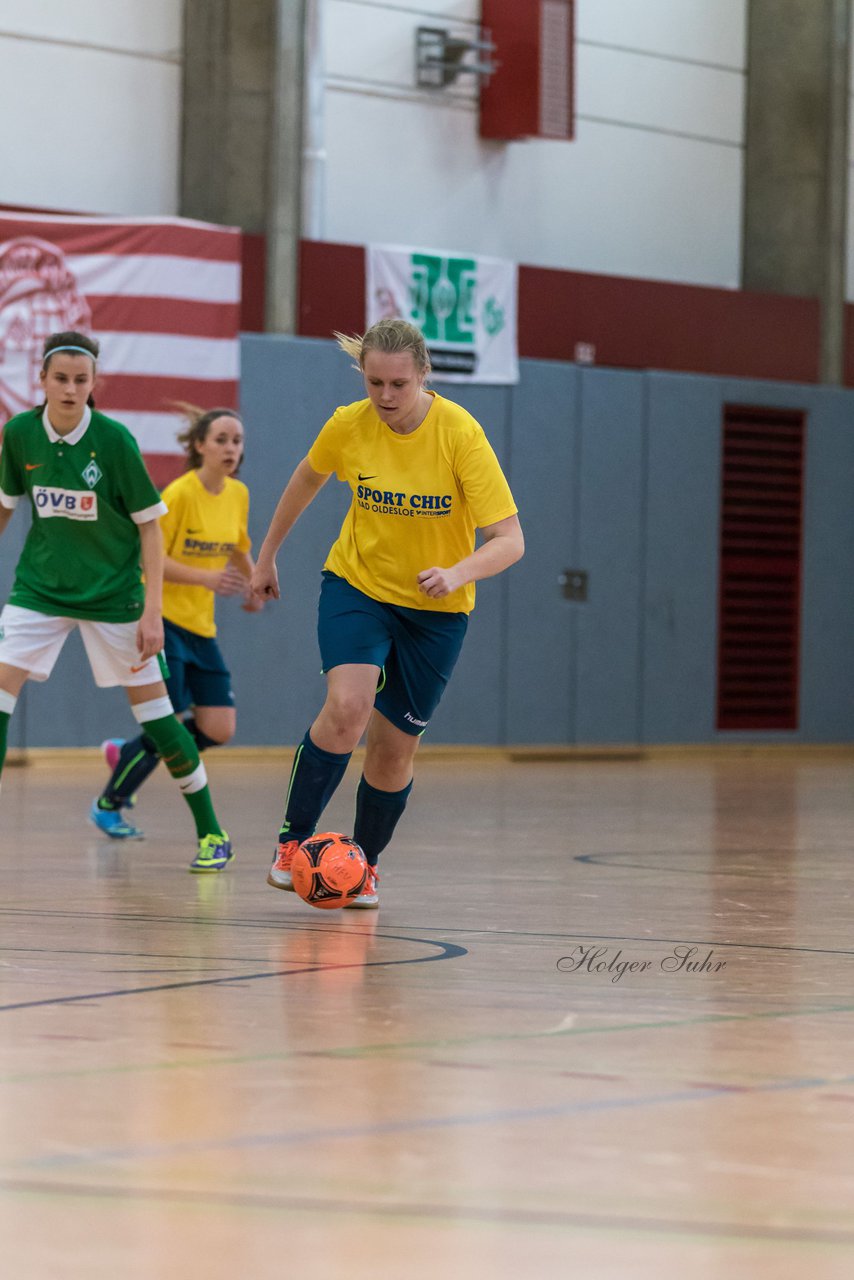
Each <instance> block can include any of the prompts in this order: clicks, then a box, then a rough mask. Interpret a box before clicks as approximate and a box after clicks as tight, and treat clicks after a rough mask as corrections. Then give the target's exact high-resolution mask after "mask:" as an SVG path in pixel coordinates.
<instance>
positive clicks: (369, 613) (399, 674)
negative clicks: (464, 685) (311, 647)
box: [317, 570, 468, 735]
mask: <svg viewBox="0 0 854 1280" xmlns="http://www.w3.org/2000/svg"><path fill="white" fill-rule="evenodd" d="M467 628H468V614H466V613H439V612H437V611H436V610H433V609H407V608H405V607H404V606H402V605H396V604H383V603H382V602H381V601H379V600H372V599H371V597H370V596H366V595H365V593H364V592H363V591H358V590H357V589H356V587H351V586H350V583H349V582H345V581H344V579H343V578H339V577H338V576H337V574H334V573H330V572H329V571H328V570H324V573H323V583H322V585H321V588H320V601H319V603H318V607H317V638H318V640H319V642H320V657H321V661H322V663H323V670H324V672H327V671H330V670H331V669H332V667H340V666H342V665H343V664H344V663H349V662H357V663H367V664H370V665H371V666H375V667H380V668H381V670H382V675H381V677H380V682H379V686H378V688H377V696H376V699H375V701H374V706H375V707H376V709H377V711H379V712H380V713H381V714H382V715H384V716H385V718H386V720H389V721H390V722H391V723H392V724H393V725H394V726H395V727H396V728H398V729H401V730H402V731H403V732H404V733H410V734H414V735H418V734H421V733H423V732H424V730H425V729H426V728H427V724H428V722H429V720H430V717H431V716H432V714H433V712H434V711H435V710H436V708H437V707H438V705H439V701H440V699H441V697H442V694H443V693H444V692H445V686H446V685H447V683H448V680H449V679H450V677H451V672H452V671H453V669H454V666H455V665H456V661H457V658H458V657H459V656H460V649H461V648H462V645H463V640H464V639H465V634H466V630H467Z"/></svg>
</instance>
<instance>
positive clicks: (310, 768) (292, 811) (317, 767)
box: [279, 733, 351, 841]
mask: <svg viewBox="0 0 854 1280" xmlns="http://www.w3.org/2000/svg"><path fill="white" fill-rule="evenodd" d="M350 755H351V752H349V751H347V752H345V753H343V754H342V755H338V754H336V753H335V752H333V751H323V750H321V748H320V747H317V746H315V744H314V743H313V742H312V740H311V735H310V733H306V735H305V737H304V738H303V740H302V742H301V743H300V744H299V746H298V747H297V753H296V756H295V757H294V763H293V768H292V769H291V779H290V782H289V783H288V795H287V800H286V802H285V817H284V820H283V821H282V826H281V830H280V832H279V839H280V840H300V841H302V840H307V839H308V837H309V836H310V835H313V834H314V832H315V830H316V829H317V823H318V821H319V819H320V815H321V814H322V813H323V810H324V809H325V808H326V806H327V804H328V803H329V801H330V800H331V799H332V795H333V792H334V791H335V788H336V787H337V786H338V783H339V782H340V781H341V779H342V778H343V777H344V774H345V772H346V769H347V765H348V764H349V761H350Z"/></svg>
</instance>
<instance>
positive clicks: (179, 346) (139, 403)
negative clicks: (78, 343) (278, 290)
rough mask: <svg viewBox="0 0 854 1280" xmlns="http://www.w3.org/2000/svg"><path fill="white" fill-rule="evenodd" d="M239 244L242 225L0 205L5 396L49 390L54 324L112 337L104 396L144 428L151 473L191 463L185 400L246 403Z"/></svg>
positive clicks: (27, 402)
mask: <svg viewBox="0 0 854 1280" xmlns="http://www.w3.org/2000/svg"><path fill="white" fill-rule="evenodd" d="M240 251H241V235H240V231H239V229H237V228H235V227H220V226H214V225H212V224H211V223H205V222H190V221H187V220H185V219H182V218H78V217H58V216H48V215H44V216H42V215H40V214H11V213H9V214H3V213H0V407H2V410H3V411H4V414H5V417H6V418H8V417H11V416H12V414H15V413H20V412H21V411H22V410H23V409H27V408H31V407H32V406H33V405H34V404H38V403H39V402H40V400H41V399H42V396H41V391H40V388H39V382H38V375H39V370H40V369H41V352H42V344H43V343H44V340H45V338H46V337H47V335H48V334H50V333H55V332H58V331H61V330H63V329H79V330H80V331H81V332H84V333H91V334H92V335H93V337H96V338H97V339H98V341H99V342H100V344H101V358H100V360H99V362H98V367H99V382H98V387H97V389H96V392H95V398H96V400H97V402H98V408H99V409H101V410H102V411H103V412H104V413H107V414H110V415H111V416H112V417H115V418H118V419H119V420H120V421H121V422H124V423H125V424H126V425H127V426H128V427H129V428H130V429H131V431H133V433H134V435H135V436H136V438H137V440H138V441H139V444H140V447H141V448H142V451H143V453H144V454H145V455H146V461H147V462H148V465H149V468H150V470H151V473H152V475H153V476H154V478H155V480H156V481H157V482H158V483H165V481H166V480H167V479H170V478H172V477H173V476H174V475H175V474H177V472H178V471H180V470H181V469H182V467H181V459H180V456H179V455H180V446H179V445H178V443H177V441H176V438H175V437H176V433H177V432H178V431H179V430H180V429H181V427H182V421H181V419H180V418H179V417H178V416H177V414H176V411H175V409H174V401H176V400H184V401H189V402H190V403H192V404H197V405H199V406H201V407H202V408H204V409H209V408H213V407H214V406H215V405H226V406H231V405H234V406H236V405H237V400H238V390H239V381H240V345H239V340H238V331H239V325H240Z"/></svg>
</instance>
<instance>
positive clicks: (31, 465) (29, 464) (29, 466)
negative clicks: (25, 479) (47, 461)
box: [24, 462, 44, 471]
mask: <svg viewBox="0 0 854 1280" xmlns="http://www.w3.org/2000/svg"><path fill="white" fill-rule="evenodd" d="M43 466H44V463H43V462H25V463H24V467H25V468H26V470H27V471H35V469H36V467H43Z"/></svg>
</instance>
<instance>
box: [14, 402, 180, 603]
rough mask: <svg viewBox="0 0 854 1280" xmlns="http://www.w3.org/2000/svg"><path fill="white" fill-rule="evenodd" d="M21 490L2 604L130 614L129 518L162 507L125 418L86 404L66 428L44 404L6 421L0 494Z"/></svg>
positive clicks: (133, 529)
mask: <svg viewBox="0 0 854 1280" xmlns="http://www.w3.org/2000/svg"><path fill="white" fill-rule="evenodd" d="M24 496H26V497H27V498H29V500H30V503H31V505H32V523H31V525H30V531H29V533H28V534H27V539H26V542H25V543H24V549H23V551H22V552H21V558H20V560H19V561H18V565H17V569H16V572H15V583H14V586H13V587H12V593H11V595H10V596H9V603H10V604H16V605H20V606H21V607H22V608H25V609H35V610H37V611H38V612H39V613H47V614H51V615H53V616H61V617H67V618H89V619H91V620H93V621H96V622H135V621H136V620H137V619H138V618H139V617H140V616H141V614H142V609H143V604H144V599H145V592H144V588H143V584H142V571H141V567H140V540H139V531H138V528H137V526H138V525H140V524H143V523H145V522H146V521H148V520H155V519H157V518H158V517H159V516H161V515H163V514H165V512H166V505H165V503H164V502H163V501H162V500H161V498H160V495H159V493H158V492H157V490H156V488H155V487H154V484H153V483H152V481H151V478H150V476H149V474H148V472H147V471H146V469H145V463H144V462H143V460H142V455H141V453H140V451H139V446H138V445H137V443H136V441H135V440H134V438H133V436H132V435H131V433H130V432H129V431H128V429H127V427H125V426H123V425H122V424H121V423H120V422H115V421H114V420H113V419H112V418H107V417H105V416H104V414H102V413H98V412H97V410H89V409H87V410H86V412H85V413H84V415H83V419H82V421H81V422H80V423H79V425H78V426H77V427H75V428H74V430H73V431H72V432H71V433H70V434H69V435H66V436H60V435H57V433H56V432H55V431H54V430H53V428H52V427H51V425H50V422H49V421H48V419H47V411H46V410H45V411H44V412H42V410H40V409H31V410H29V411H28V412H26V413H19V414H18V415H17V416H16V417H14V418H12V419H11V421H10V422H8V423H7V424H6V427H5V429H4V432H3V446H2V452H0V503H2V505H3V506H5V507H15V506H16V505H17V503H18V501H19V499H20V498H22V497H24Z"/></svg>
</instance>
